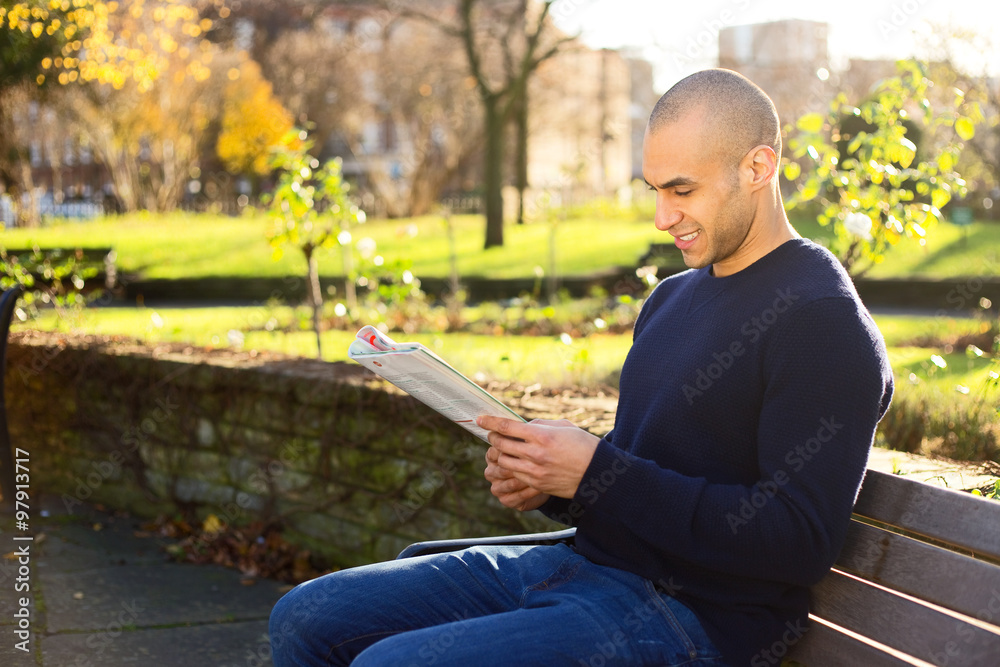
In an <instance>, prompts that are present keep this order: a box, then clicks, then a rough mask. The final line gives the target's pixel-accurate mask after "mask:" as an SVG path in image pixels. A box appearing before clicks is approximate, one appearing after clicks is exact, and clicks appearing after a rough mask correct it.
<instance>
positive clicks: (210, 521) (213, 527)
mask: <svg viewBox="0 0 1000 667" xmlns="http://www.w3.org/2000/svg"><path fill="white" fill-rule="evenodd" d="M222 528H223V526H222V522H221V521H219V517H217V516H215V515H214V514H209V515H208V516H207V517H205V521H204V522H202V524H201V530H202V532H205V533H209V534H215V533H218V532H220V531H221V530H222Z"/></svg>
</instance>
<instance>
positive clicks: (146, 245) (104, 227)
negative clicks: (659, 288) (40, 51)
mask: <svg viewBox="0 0 1000 667" xmlns="http://www.w3.org/2000/svg"><path fill="white" fill-rule="evenodd" d="M452 224H453V227H454V235H455V239H456V242H455V245H456V248H455V249H456V254H457V257H458V270H459V273H460V275H466V276H468V275H481V276H489V277H494V278H511V277H530V276H534V275H535V267H536V266H540V267H542V269H543V270H544V271H545V272H546V273H548V272H549V270H550V263H551V260H550V237H551V235H552V232H553V227H552V225H550V224H548V223H535V224H526V225H509V226H508V227H507V228H506V229H505V245H504V247H503V248H493V249H490V250H484V249H483V248H482V244H483V227H484V222H483V218H482V217H481V216H474V215H469V216H455V217H454V218H453V219H452ZM270 226H271V222H270V221H269V220H268V219H267V218H265V217H263V216H257V217H251V216H247V217H239V218H230V217H224V216H214V215H207V214H205V215H195V214H185V213H174V214H170V215H157V216H152V215H149V214H141V213H140V214H135V215H129V216H123V217H121V218H107V219H99V220H95V221H91V222H72V223H63V224H56V225H52V226H48V227H44V228H41V229H14V230H8V231H5V232H3V233H2V236H0V245H3V246H6V247H29V246H31V245H32V244H37V245H39V246H40V247H66V246H72V247H75V246H79V247H101V246H111V247H113V248H115V250H116V252H117V254H118V266H119V268H120V270H122V271H124V272H126V273H140V274H141V275H142V276H143V277H145V278H190V277H201V276H254V277H256V276H285V275H301V274H304V273H305V260H304V259H303V258H302V256H301V254H300V253H299V252H298V251H297V250H296V249H295V248H294V247H289V248H288V249H287V251H286V252H285V253H284V256H283V257H282V258H281V259H280V260H278V261H275V260H274V259H273V258H272V252H271V248H270V246H269V245H268V243H267V241H266V238H265V235H266V232H267V230H268V229H269V228H270ZM352 234H353V236H354V238H355V240H357V239H360V238H363V237H365V236H370V237H371V238H372V239H374V240H375V242H376V244H377V252H378V253H379V254H381V255H383V256H384V257H385V259H386V260H387V261H388V262H393V261H397V260H404V261H410V262H412V271H413V273H414V274H415V275H417V276H438V277H446V276H448V275H450V272H451V265H450V260H449V257H450V255H451V251H450V248H449V243H448V233H447V228H446V226H445V223H444V221H443V219H442V218H441V217H437V216H425V217H421V218H413V219H405V220H381V221H379V220H375V221H370V222H368V223H367V224H364V225H360V226H358V227H356V228H355V229H353V230H352ZM665 238H666V237H665V235H664V234H663V233H662V232H659V231H657V230H656V228H655V227H653V225H652V224H651V223H650V222H649V221H646V220H638V221H637V220H626V219H615V220H599V219H596V218H582V219H576V220H571V221H565V222H561V223H559V224H557V225H556V226H555V239H556V266H557V271H558V272H559V274H560V275H583V274H589V273H592V272H593V271H595V270H600V269H603V268H605V267H613V266H618V265H624V266H634V265H635V264H636V262H637V260H638V258H639V256H640V255H642V254H643V253H644V252H645V251H646V250H647V249H648V248H649V244H650V242H652V241H663V240H665ZM320 272H321V273H322V274H324V275H331V276H332V275H340V274H342V268H341V260H340V251H339V249H331V250H325V251H322V256H321V258H320Z"/></svg>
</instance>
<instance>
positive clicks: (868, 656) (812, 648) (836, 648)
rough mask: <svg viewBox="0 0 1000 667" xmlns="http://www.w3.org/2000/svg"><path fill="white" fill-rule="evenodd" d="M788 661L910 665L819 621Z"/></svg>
mask: <svg viewBox="0 0 1000 667" xmlns="http://www.w3.org/2000/svg"><path fill="white" fill-rule="evenodd" d="M786 659H788V660H794V661H795V662H798V663H801V664H803V665H808V666H809V667H813V666H814V665H822V666H823V667H858V665H864V666H865V667H900V666H901V665H909V664H910V663H908V662H906V661H904V660H900V659H899V658H897V657H895V656H892V655H889V654H888V653H886V652H885V651H880V650H879V649H878V648H876V647H874V646H871V645H869V644H864V643H862V642H860V641H858V640H857V639H855V638H854V637H851V636H850V635H845V634H844V633H843V632H840V631H838V630H836V629H834V628H831V627H829V626H826V625H822V624H820V623H816V622H815V621H814V622H813V624H812V627H811V628H809V632H807V633H806V635H805V636H804V637H803V638H802V641H800V642H799V643H798V644H796V645H795V646H793V647H792V650H791V651H789V653H788V655H787V656H786ZM761 664H764V663H763V662H762V663H761Z"/></svg>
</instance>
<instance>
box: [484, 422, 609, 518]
mask: <svg viewBox="0 0 1000 667" xmlns="http://www.w3.org/2000/svg"><path fill="white" fill-rule="evenodd" d="M476 423H477V424H479V426H480V427H482V428H484V429H486V430H488V431H490V434H489V435H488V436H487V438H488V439H489V441H490V445H491V447H490V450H489V451H488V452H487V454H486V457H487V461H488V462H489V463H490V464H489V465H487V477H486V478H487V479H489V480H490V482H491V483H492V484H501V486H500V488H498V489H497V491H500V492H502V493H504V495H505V497H506V499H508V500H509V501H510V502H511V503H513V504H508V503H507V502H504V504H505V505H506V506H507V507H517V506H518V505H523V506H524V508H526V509H534V508H536V507H538V506H540V505H541V504H542V503H543V502H545V500H547V499H548V498H547V496H549V495H552V496H558V497H560V498H572V497H573V496H574V495H575V494H576V489H577V487H578V486H580V480H582V479H583V474H584V473H585V472H586V471H587V466H589V465H590V460H591V459H592V458H593V457H594V451H595V450H596V449H597V443H599V442H600V441H601V439H600V438H598V437H597V436H596V435H593V434H591V433H588V432H587V431H584V430H583V429H580V428H577V427H575V426H573V424H571V423H570V422H568V421H566V420H565V419H563V420H559V421H548V420H541V419H538V420H535V421H533V422H531V423H528V424H524V423H522V422H518V421H514V420H512V419H504V418H502V417H487V416H483V417H479V418H478V419H476ZM490 465H492V466H493V468H494V469H493V470H492V471H491V469H490ZM507 475H509V477H507ZM494 480H496V481H494ZM511 480H514V481H511ZM515 481H516V482H518V483H519V484H517V483H515ZM521 485H523V486H521ZM490 490H491V491H493V485H491V487H490ZM497 491H493V492H494V495H496V496H497V497H498V498H500V499H501V502H503V501H504V499H505V498H504V497H501V496H500V495H499V493H497ZM536 494H540V495H546V497H545V498H540V495H536ZM518 501H520V502H518ZM535 503H537V504H535ZM518 509H521V507H518Z"/></svg>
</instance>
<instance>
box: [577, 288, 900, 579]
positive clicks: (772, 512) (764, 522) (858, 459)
mask: <svg viewBox="0 0 1000 667" xmlns="http://www.w3.org/2000/svg"><path fill="white" fill-rule="evenodd" d="M761 363H762V364H763V365H764V378H765V383H766V387H765V392H764V397H763V406H762V410H761V413H760V420H759V423H758V429H757V448H758V472H759V478H758V479H757V481H756V482H755V483H753V484H750V485H744V484H730V483H725V484H724V483H715V482H712V481H709V480H707V479H704V478H693V477H689V476H685V475H682V474H679V473H678V472H676V471H673V470H668V469H665V468H661V467H660V466H659V465H657V464H656V463H655V462H653V461H650V460H646V459H642V458H638V457H636V456H633V455H631V454H629V453H627V452H625V451H622V450H620V449H618V448H616V447H615V446H614V445H612V444H611V443H610V442H608V441H606V440H602V441H601V442H600V444H599V445H598V448H597V451H596V452H595V454H594V457H593V459H592V460H591V463H590V466H589V467H588V469H587V472H586V473H585V475H584V478H583V480H582V482H581V484H580V487H579V488H578V490H577V493H576V496H575V497H574V501H576V502H578V503H579V504H580V505H581V507H582V508H583V511H584V512H590V511H596V512H600V513H601V514H603V515H608V516H609V517H610V518H611V519H612V520H614V521H618V522H621V524H623V525H624V526H625V527H626V528H627V529H628V530H629V531H631V532H632V533H633V534H634V535H636V536H637V537H638V538H639V539H641V540H642V541H644V542H645V543H646V544H648V545H650V546H651V547H652V548H654V549H656V550H658V551H661V552H663V553H664V554H666V555H669V556H671V557H673V558H678V559H682V560H685V561H688V562H691V563H696V564H698V565H699V566H701V567H704V568H709V569H716V570H719V571H723V572H727V573H730V574H734V575H738V576H746V577H753V578H758V579H765V580H771V581H780V582H786V583H790V584H795V585H803V586H809V585H812V584H813V583H815V582H816V581H818V580H819V579H820V578H822V576H823V575H824V574H825V573H826V572H827V571H828V570H829V568H830V566H831V565H832V564H833V562H834V560H835V559H836V556H837V555H838V553H839V551H840V549H841V547H842V545H843V542H844V539H845V537H846V532H847V527H848V525H849V521H850V515H851V509H852V507H853V504H854V500H855V498H856V496H857V492H858V489H859V487H860V484H861V480H862V477H863V475H864V471H865V466H866V464H867V457H868V451H869V448H870V446H871V444H872V441H873V439H874V435H875V427H876V425H877V423H878V421H879V419H880V418H881V416H882V415H883V414H884V412H885V410H886V409H887V408H888V403H889V400H890V398H891V395H892V372H891V369H890V368H889V364H888V360H887V357H886V354H885V347H884V343H883V342H882V338H881V334H880V333H879V332H878V329H877V328H876V326H875V324H874V322H872V320H871V318H870V317H868V315H867V314H866V313H863V312H860V307H859V305H857V304H856V302H855V301H854V300H852V299H850V298H842V297H836V298H827V299H822V300H819V301H815V302H813V303H810V304H806V305H803V307H802V308H800V309H798V311H797V312H796V313H795V315H794V316H793V317H790V318H789V320H788V321H787V322H786V324H785V326H784V327H783V328H782V329H780V330H778V331H777V332H776V335H775V336H774V337H773V338H772V339H771V341H770V343H769V345H768V347H767V348H766V350H765V351H764V352H763V357H762V361H761ZM724 411H725V409H724V406H720V418H723V419H724V418H725V417H724ZM670 445H671V446H679V447H698V446H699V443H696V442H684V443H670Z"/></svg>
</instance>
